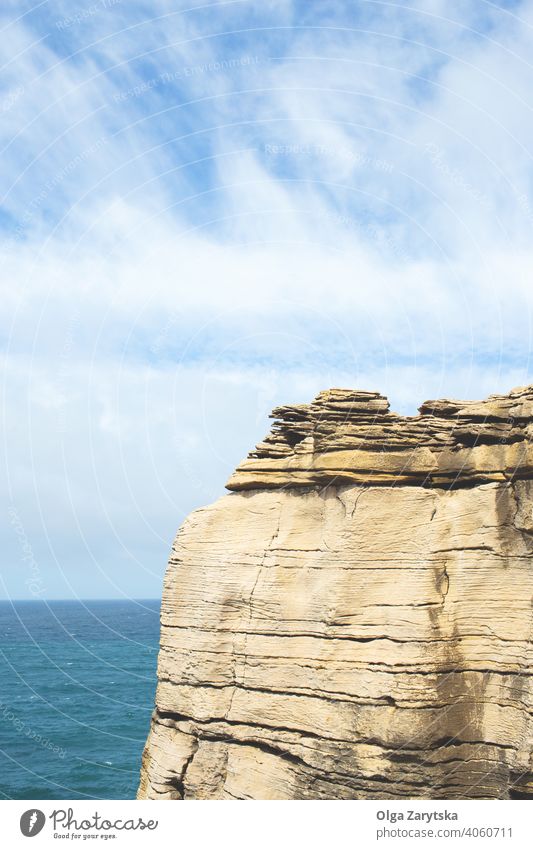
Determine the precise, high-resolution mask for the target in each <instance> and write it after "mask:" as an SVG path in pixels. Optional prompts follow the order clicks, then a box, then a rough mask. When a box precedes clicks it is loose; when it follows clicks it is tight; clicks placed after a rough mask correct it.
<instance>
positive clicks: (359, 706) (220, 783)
mask: <svg viewBox="0 0 533 849" xmlns="http://www.w3.org/2000/svg"><path fill="white" fill-rule="evenodd" d="M273 416H274V417H275V419H276V422H275V424H274V426H273V429H272V433H271V434H270V435H269V436H268V437H267V438H266V439H265V441H264V442H262V443H260V444H259V445H258V446H257V448H256V450H255V451H253V452H252V453H251V454H250V455H249V457H248V459H246V460H245V461H244V462H243V463H241V465H240V466H239V467H238V468H237V470H236V471H235V473H234V474H233V475H232V477H231V479H230V481H229V482H228V485H227V486H228V488H229V489H230V490H233V492H232V493H231V494H228V495H226V496H224V497H223V498H221V499H220V500H219V501H217V502H216V503H215V504H213V505H211V506H209V507H206V508H203V509H201V510H197V511H195V512H194V513H192V514H191V515H190V516H189V517H188V519H187V520H186V521H185V523H184V525H183V526H182V528H181V529H180V531H179V533H178V535H177V537H176V540H175V542H174V546H173V550H172V554H171V557H170V562H169V566H168V570H167V573H166V577H165V583H164V594H163V603H162V610H161V647H160V654H159V668H158V676H159V683H158V687H157V695H156V709H155V712H154V715H153V719H152V726H151V730H150V734H149V737H148V741H147V744H146V748H145V751H144V755H143V766H142V773H141V783H140V788H139V798H141V799H144V798H149V799H183V798H185V799H234V798H237V799H317V798H319V799H354V798H355V799H357V798H372V799H395V798H417V797H418V798H433V799H463V798H464V799H470V798H471V799H475V798H485V799H486V798H491V799H497V798H504V799H505V798H509V797H510V798H533V756H532V742H533V723H532V720H531V711H532V698H531V689H532V684H531V681H532V650H531V647H532V625H533V619H532V597H533V562H532V551H533V480H532V479H533V387H528V388H519V389H515V390H513V391H512V392H511V393H509V395H493V396H491V397H490V398H488V399H487V400H485V401H479V402H471V401H469V402H456V401H445V400H440V401H428V402H426V403H425V404H423V405H422V407H421V408H420V415H418V416H414V417H402V416H399V415H396V414H394V413H391V412H390V411H389V404H388V402H387V399H386V398H384V397H382V396H381V395H379V394H378V393H374V392H358V391H348V390H340V389H334V390H330V391H327V392H322V393H320V394H319V395H318V396H317V398H316V399H315V400H314V401H313V402H312V403H311V404H309V405H295V406H289V407H282V408H279V409H276V410H274V413H273Z"/></svg>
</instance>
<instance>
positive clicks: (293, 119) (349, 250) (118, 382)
mask: <svg viewBox="0 0 533 849" xmlns="http://www.w3.org/2000/svg"><path fill="white" fill-rule="evenodd" d="M1 15H2V17H1V22H0V29H1V39H0V51H1V53H2V56H1V63H2V74H1V77H0V116H1V121H0V148H1V151H2V153H1V156H0V191H1V195H2V203H1V210H0V245H1V256H0V262H1V264H2V278H1V279H2V287H3V292H2V299H3V307H4V309H3V310H2V316H1V334H2V336H1V338H2V362H3V371H2V389H3V413H4V427H3V433H4V452H3V464H4V469H3V478H4V480H5V483H6V485H5V487H4V496H3V501H2V511H3V514H4V519H5V521H4V522H3V523H2V525H3V527H4V531H3V538H2V551H3V568H2V584H1V586H0V592H1V593H2V594H3V595H4V596H6V597H14V598H22V597H29V598H32V597H41V598H42V597H44V598H58V597H84V598H87V597H92V598H97V597H98V598H107V597H137V598H138V597H154V596H158V595H159V593H160V590H161V580H162V575H163V571H164V568H165V564H166V559H167V555H168V551H169V547H170V543H171V540H172V537H173V535H174V533H175V531H176V528H177V527H178V525H179V524H180V523H181V521H182V520H183V518H184V517H185V515H186V514H187V513H188V512H190V510H191V509H194V508H195V507H199V506H201V505H202V504H205V503H209V502H211V501H213V500H214V499H216V498H218V497H220V496H221V495H223V493H224V483H225V481H226V479H227V477H228V476H229V474H230V472H231V471H232V469H233V468H234V466H235V465H236V463H237V462H238V461H239V460H240V459H241V458H242V457H243V456H244V455H245V454H246V453H247V452H248V450H249V449H250V448H251V447H252V446H253V445H254V444H255V443H256V442H258V441H260V440H261V439H262V437H263V436H264V434H265V432H266V431H267V429H268V420H267V415H268V412H269V411H270V409H271V408H272V407H274V406H277V405H279V404H283V403H290V402H304V401H307V400H310V399H311V398H312V397H313V396H314V395H315V394H316V393H317V392H318V391H319V390H321V389H324V388H326V387H328V386H351V387H359V388H362V389H379V390H380V391H382V392H383V393H385V394H387V395H388V396H389V397H390V399H391V402H392V405H393V408H395V409H397V410H399V411H402V412H411V413H413V412H415V411H416V408H417V407H418V406H419V404H420V403H421V402H422V401H423V400H425V399H426V398H429V397H441V396H443V395H448V396H450V395H451V396H456V397H482V396H484V395H486V394H488V393H490V392H493V391H506V390H508V389H510V388H511V387H513V386H515V385H519V384H524V383H528V382H531V379H532V378H531V366H530V348H531V302H532V298H533V287H532V285H531V268H532V250H531V241H532V240H531V236H532V231H533V185H532V177H533V170H532V161H531V138H532V137H533V113H532V104H531V91H532V89H533V68H532V66H531V63H530V57H531V56H532V55H533V51H532V47H533V3H532V2H500V3H489V2H485V0H473V2H469V0H461V2H454V0H413V2H397V3H395V2H375V0H358V2H350V3H348V2H333V0H332V2H327V0H326V1H325V2H320V3H318V2H317V3H309V2H301V3H299V2H291V0H283V2H278V1H277V0H263V2H250V0H234V2H228V3H226V2H214V3H209V4H202V3H194V2H189V3H180V2H172V3H170V2H167V0H153V1H152V2H150V3H144V2H135V3H131V2H126V0H94V2H91V0H78V2H73V0H68V2H67V0H65V2H61V0H48V2H47V0H44V2H40V3H35V4H32V3H27V2H22V3H21V2H19V0H17V2H15V0H12V2H4V3H3V4H2V12H1Z"/></svg>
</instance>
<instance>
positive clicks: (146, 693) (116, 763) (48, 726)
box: [0, 601, 160, 799]
mask: <svg viewBox="0 0 533 849" xmlns="http://www.w3.org/2000/svg"><path fill="white" fill-rule="evenodd" d="M159 606H160V603H159V601H52V602H44V601H17V602H10V601H5V602H0V766H1V769H0V798H4V799H133V798H135V793H136V791H137V785H138V780H139V768H140V763H141V754H142V750H143V746H144V743H145V740H146V735H147V733H148V728H149V725H150V715H151V712H152V709H153V704H154V696H155V684H156V662H157V651H158V642H159Z"/></svg>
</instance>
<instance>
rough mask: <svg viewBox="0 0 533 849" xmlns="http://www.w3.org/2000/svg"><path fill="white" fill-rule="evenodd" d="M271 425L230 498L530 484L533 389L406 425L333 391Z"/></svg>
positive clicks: (384, 410) (455, 405)
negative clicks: (315, 489)
mask: <svg viewBox="0 0 533 849" xmlns="http://www.w3.org/2000/svg"><path fill="white" fill-rule="evenodd" d="M272 415H273V417H274V418H275V419H276V422H275V424H274V426H273V428H272V433H271V434H270V435H269V436H267V437H266V439H265V441H264V442H261V443H260V444H259V445H258V446H257V447H256V450H255V451H253V452H252V453H251V454H250V455H249V457H248V459H247V460H244V461H243V462H242V463H241V464H240V465H239V466H238V468H237V470H236V471H235V473H234V474H233V475H232V476H231V478H230V480H229V482H228V484H227V486H228V489H231V490H241V489H259V488H267V489H273V488H279V487H285V486H289V487H307V486H315V485H321V486H327V485H330V484H335V485H338V486H342V485H346V484H349V483H360V484H372V485H391V484H399V483H403V484H417V485H425V486H461V485H463V486H468V485H469V484H472V483H480V482H486V481H507V480H512V479H513V478H514V477H516V476H518V477H522V478H524V477H530V476H533V439H532V437H533V426H532V422H533V389H532V388H531V387H525V388H518V389H515V390H513V391H512V392H511V393H510V394H509V395H492V396H491V397H490V398H488V399H487V400H486V401H466V402H462V401H426V403H425V404H423V405H422V407H421V408H420V415H419V416H407V417H406V416H399V415H397V414H395V413H391V412H389V404H388V401H387V399H386V398H383V396H381V395H379V394H378V393H375V392H354V391H351V390H341V389H332V390H329V391H328V392H321V393H320V394H319V395H318V396H317V397H316V398H315V400H314V401H313V403H312V404H300V405H296V406H292V407H279V408H277V409H275V410H274V411H273V414H272Z"/></svg>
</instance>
